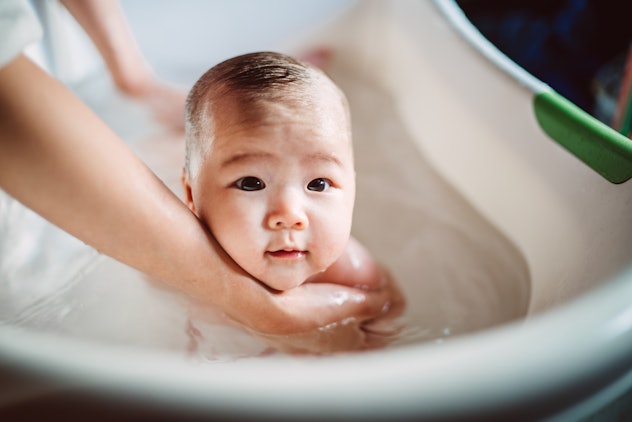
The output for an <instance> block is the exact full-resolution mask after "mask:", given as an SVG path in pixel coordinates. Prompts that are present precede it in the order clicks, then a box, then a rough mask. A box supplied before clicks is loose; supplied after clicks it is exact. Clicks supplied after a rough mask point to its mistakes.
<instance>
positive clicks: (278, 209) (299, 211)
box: [267, 195, 309, 230]
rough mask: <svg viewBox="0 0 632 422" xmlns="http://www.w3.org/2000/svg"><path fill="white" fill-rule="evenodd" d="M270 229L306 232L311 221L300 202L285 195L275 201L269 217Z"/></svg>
mask: <svg viewBox="0 0 632 422" xmlns="http://www.w3.org/2000/svg"><path fill="white" fill-rule="evenodd" d="M267 220H268V221H267V224H268V228H270V229H272V230H279V229H294V230H305V229H306V228H307V227H308V226H309V220H308V218H307V214H306V213H305V210H304V209H303V207H302V206H301V204H300V201H298V200H296V199H295V198H292V197H291V195H285V197H283V198H279V200H278V201H275V204H274V206H273V207H272V208H271V210H270V212H269V213H268V217H267Z"/></svg>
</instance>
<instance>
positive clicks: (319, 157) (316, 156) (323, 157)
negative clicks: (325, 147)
mask: <svg viewBox="0 0 632 422" xmlns="http://www.w3.org/2000/svg"><path fill="white" fill-rule="evenodd" d="M312 160H315V161H326V162H328V163H333V164H336V165H338V166H340V167H342V161H340V160H339V159H338V157H336V156H335V155H333V154H327V153H325V152H315V153H313V154H309V155H308V156H307V157H306V159H305V161H312Z"/></svg>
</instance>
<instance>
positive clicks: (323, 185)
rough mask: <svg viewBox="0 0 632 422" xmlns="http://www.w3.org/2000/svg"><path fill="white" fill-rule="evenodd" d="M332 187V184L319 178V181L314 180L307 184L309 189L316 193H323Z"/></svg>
mask: <svg viewBox="0 0 632 422" xmlns="http://www.w3.org/2000/svg"><path fill="white" fill-rule="evenodd" d="M330 186H331V182H330V181H329V180H327V179H323V178H322V177H319V178H318V179H314V180H312V181H311V182H309V183H308V184H307V189H308V190H311V191H314V192H323V191H326V190H327V189H329V187H330Z"/></svg>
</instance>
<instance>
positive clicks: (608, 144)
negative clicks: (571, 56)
mask: <svg viewBox="0 0 632 422" xmlns="http://www.w3.org/2000/svg"><path fill="white" fill-rule="evenodd" d="M534 109H535V115H536V119H537V120H538V123H539V124H540V127H541V128H542V129H543V130H544V132H545V133H546V134H547V135H549V136H550V137H551V138H553V139H554V140H555V141H556V142H558V143H559V144H560V145H562V146H563V147H564V148H566V149H567V150H568V151H570V152H571V153H572V154H574V155H575V156H576V157H577V158H579V159H580V160H582V161H583V162H584V163H586V164H587V165H588V166H590V167H591V168H592V169H593V170H595V171H596V172H597V173H599V174H601V175H602V176H603V177H605V178H606V179H607V180H609V181H610V182H612V183H623V182H625V181H627V180H629V179H630V178H632V139H630V138H628V137H626V136H623V135H622V134H620V133H619V132H617V131H616V130H614V129H612V128H611V127H609V126H607V125H606V124H604V123H602V122H600V121H599V120H597V119H595V118H594V117H593V116H591V115H590V114H588V113H586V112H585V111H583V110H582V109H580V108H579V107H577V106H576V105H575V104H573V103H572V102H570V101H568V100H567V99H566V98H564V97H562V96H561V95H559V94H557V93H556V92H553V91H546V92H541V93H539V94H537V95H536V96H535V98H534Z"/></svg>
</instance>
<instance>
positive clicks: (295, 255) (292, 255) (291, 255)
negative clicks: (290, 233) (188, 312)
mask: <svg viewBox="0 0 632 422" xmlns="http://www.w3.org/2000/svg"><path fill="white" fill-rule="evenodd" d="M306 254H307V251H299V250H296V249H292V250H285V249H279V250H277V251H267V252H266V255H269V256H271V257H274V258H282V259H300V258H303V257H304V256H305V255H306Z"/></svg>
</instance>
